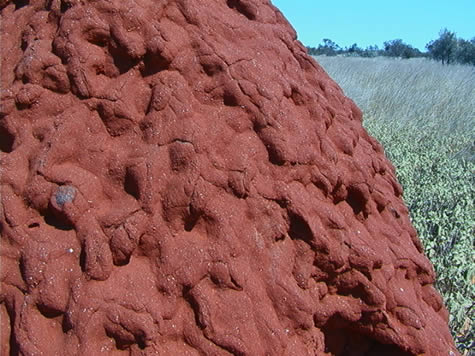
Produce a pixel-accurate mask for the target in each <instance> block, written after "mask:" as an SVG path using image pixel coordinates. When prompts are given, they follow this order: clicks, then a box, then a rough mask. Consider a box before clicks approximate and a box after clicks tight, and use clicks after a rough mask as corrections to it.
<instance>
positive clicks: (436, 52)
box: [426, 28, 457, 64]
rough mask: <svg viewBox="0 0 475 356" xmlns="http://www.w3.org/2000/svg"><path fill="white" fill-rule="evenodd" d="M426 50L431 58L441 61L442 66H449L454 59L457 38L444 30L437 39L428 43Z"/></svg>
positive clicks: (452, 33)
mask: <svg viewBox="0 0 475 356" xmlns="http://www.w3.org/2000/svg"><path fill="white" fill-rule="evenodd" d="M426 48H427V50H428V51H429V54H430V56H431V57H432V58H434V59H435V60H438V61H441V62H442V64H450V63H452V62H453V61H454V59H455V53H456V50H457V37H456V36H455V33H454V32H450V31H449V30H447V29H446V28H444V29H443V30H441V31H440V32H439V38H438V39H436V40H434V41H430V42H429V43H428V44H427V45H426Z"/></svg>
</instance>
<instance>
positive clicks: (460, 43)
mask: <svg viewBox="0 0 475 356" xmlns="http://www.w3.org/2000/svg"><path fill="white" fill-rule="evenodd" d="M455 60H456V61H457V62H459V63H462V64H471V65H475V37H474V38H472V39H471V40H470V41H467V40H464V39H461V38H460V39H458V40H457V51H456V53H455Z"/></svg>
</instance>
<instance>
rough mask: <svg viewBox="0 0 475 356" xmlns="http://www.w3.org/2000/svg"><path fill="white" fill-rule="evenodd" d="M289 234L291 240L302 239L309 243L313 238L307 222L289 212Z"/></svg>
mask: <svg viewBox="0 0 475 356" xmlns="http://www.w3.org/2000/svg"><path fill="white" fill-rule="evenodd" d="M289 218H290V227H289V236H290V238H291V239H292V240H302V241H305V242H307V243H310V241H312V239H313V234H312V230H311V229H310V226H308V224H307V222H306V221H305V220H304V219H303V218H302V217H301V216H299V215H296V214H293V213H290V214H289Z"/></svg>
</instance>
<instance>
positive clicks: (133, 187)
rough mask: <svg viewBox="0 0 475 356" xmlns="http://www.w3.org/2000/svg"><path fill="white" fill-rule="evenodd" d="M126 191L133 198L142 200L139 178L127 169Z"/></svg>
mask: <svg viewBox="0 0 475 356" xmlns="http://www.w3.org/2000/svg"><path fill="white" fill-rule="evenodd" d="M124 190H125V191H126V192H127V194H129V195H131V196H133V197H134V198H135V199H136V200H139V199H140V186H139V182H138V179H137V177H136V176H135V174H134V173H133V172H132V171H131V170H130V169H127V171H126V173H125V178H124Z"/></svg>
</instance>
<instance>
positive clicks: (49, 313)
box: [36, 304, 63, 319]
mask: <svg viewBox="0 0 475 356" xmlns="http://www.w3.org/2000/svg"><path fill="white" fill-rule="evenodd" d="M36 307H37V308H38V311H39V312H40V313H41V315H43V316H44V317H45V318H48V319H54V318H57V317H58V316H61V315H62V314H63V313H62V312H61V311H59V310H55V309H53V308H51V307H48V306H46V305H44V304H37V305H36Z"/></svg>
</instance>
